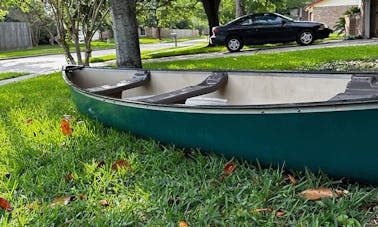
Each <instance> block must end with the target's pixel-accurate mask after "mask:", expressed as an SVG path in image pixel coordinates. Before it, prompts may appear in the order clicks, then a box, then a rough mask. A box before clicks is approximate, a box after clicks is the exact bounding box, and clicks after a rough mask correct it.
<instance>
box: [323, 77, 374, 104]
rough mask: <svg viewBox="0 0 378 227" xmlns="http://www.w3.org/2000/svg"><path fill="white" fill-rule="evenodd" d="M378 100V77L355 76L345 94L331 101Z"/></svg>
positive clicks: (340, 94)
mask: <svg viewBox="0 0 378 227" xmlns="http://www.w3.org/2000/svg"><path fill="white" fill-rule="evenodd" d="M374 98H375V99H376V98H378V75H358V74H357V75H353V76H352V79H351V80H350V81H349V82H348V84H347V87H346V89H345V92H343V93H339V94H337V95H336V96H335V97H333V98H331V99H330V101H341V100H358V99H374Z"/></svg>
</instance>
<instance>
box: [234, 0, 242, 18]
mask: <svg viewBox="0 0 378 227" xmlns="http://www.w3.org/2000/svg"><path fill="white" fill-rule="evenodd" d="M235 9H236V12H235V18H238V17H241V16H243V6H242V3H241V0H235Z"/></svg>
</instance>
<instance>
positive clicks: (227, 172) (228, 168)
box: [223, 162, 236, 176]
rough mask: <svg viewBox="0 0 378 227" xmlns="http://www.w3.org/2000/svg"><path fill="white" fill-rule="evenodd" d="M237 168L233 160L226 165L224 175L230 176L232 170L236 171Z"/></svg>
mask: <svg viewBox="0 0 378 227" xmlns="http://www.w3.org/2000/svg"><path fill="white" fill-rule="evenodd" d="M235 168H236V164H235V163H233V162H228V163H227V164H226V165H225V166H224V173H223V175H224V176H228V175H230V174H231V173H232V172H234V170H235Z"/></svg>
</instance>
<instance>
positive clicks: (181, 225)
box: [179, 221, 189, 227]
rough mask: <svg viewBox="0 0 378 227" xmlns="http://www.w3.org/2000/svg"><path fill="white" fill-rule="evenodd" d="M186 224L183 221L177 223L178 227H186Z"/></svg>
mask: <svg viewBox="0 0 378 227" xmlns="http://www.w3.org/2000/svg"><path fill="white" fill-rule="evenodd" d="M188 226H189V225H188V223H186V222H185V221H180V222H179V227H188Z"/></svg>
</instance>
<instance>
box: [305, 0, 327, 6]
mask: <svg viewBox="0 0 378 227" xmlns="http://www.w3.org/2000/svg"><path fill="white" fill-rule="evenodd" d="M322 1H324V0H317V1H314V2H311V3H309V4H308V5H307V6H306V8H308V7H313V6H314V5H316V4H318V3H319V2H322Z"/></svg>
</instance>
